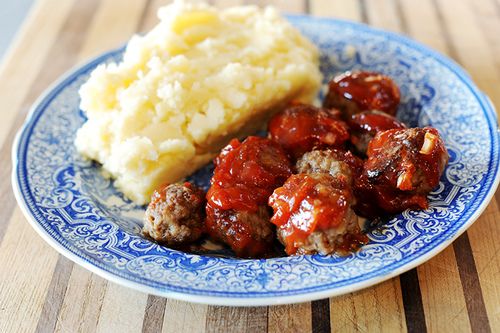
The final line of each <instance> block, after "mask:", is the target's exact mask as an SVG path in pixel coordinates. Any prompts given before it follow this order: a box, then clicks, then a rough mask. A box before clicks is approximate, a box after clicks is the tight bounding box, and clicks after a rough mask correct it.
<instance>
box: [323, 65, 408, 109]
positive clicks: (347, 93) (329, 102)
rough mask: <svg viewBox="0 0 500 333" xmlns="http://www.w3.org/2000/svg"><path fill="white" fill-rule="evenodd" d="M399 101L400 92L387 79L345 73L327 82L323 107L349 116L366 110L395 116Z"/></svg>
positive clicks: (371, 75) (377, 74)
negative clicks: (326, 92)
mask: <svg viewBox="0 0 500 333" xmlns="http://www.w3.org/2000/svg"><path fill="white" fill-rule="evenodd" d="M399 100H400V93H399V89H398V87H397V85H396V84H395V83H394V81H392V79H391V78H389V77H388V76H385V75H382V74H379V73H374V72H352V73H351V72H347V73H345V74H342V75H339V76H337V77H335V78H334V79H333V80H332V81H330V83H329V91H328V94H327V96H326V97H325V101H324V104H323V105H324V107H326V108H339V109H342V110H343V111H345V112H346V113H347V114H348V116H350V115H353V114H355V113H358V112H361V111H366V110H379V111H382V112H385V113H388V114H390V115H392V116H394V115H395V114H396V111H397V108H398V105H399ZM346 103H347V104H346ZM346 109H348V110H346Z"/></svg>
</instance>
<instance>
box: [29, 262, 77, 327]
mask: <svg viewBox="0 0 500 333" xmlns="http://www.w3.org/2000/svg"><path fill="white" fill-rule="evenodd" d="M72 270H73V262H72V261H70V260H69V259H66V258H65V257H63V256H61V255H60V256H59V258H58V260H57V265H56V267H55V268H54V274H53V275H52V279H51V281H50V285H49V286H48V288H47V295H46V296H45V301H44V304H43V309H42V313H41V314H40V317H39V318H38V324H37V327H36V332H37V333H45V332H46V333H52V332H54V330H55V328H56V323H57V317H58V315H59V311H61V307H62V303H63V300H64V296H65V294H66V289H67V288H68V281H69V277H70V275H71V271H72Z"/></svg>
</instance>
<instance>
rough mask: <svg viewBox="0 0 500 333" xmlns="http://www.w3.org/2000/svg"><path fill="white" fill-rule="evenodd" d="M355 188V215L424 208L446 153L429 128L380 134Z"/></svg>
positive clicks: (437, 137)
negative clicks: (356, 202) (356, 213)
mask: <svg viewBox="0 0 500 333" xmlns="http://www.w3.org/2000/svg"><path fill="white" fill-rule="evenodd" d="M367 156H368V159H367V161H366V162H365V164H364V168H363V172H362V174H361V176H360V178H359V179H358V180H357V182H356V185H355V193H356V196H357V199H358V204H357V205H356V210H357V212H358V214H360V215H363V216H366V217H374V216H377V215H380V214H381V213H382V214H383V213H388V214H394V213H399V212H402V211H403V210H405V209H407V208H410V209H426V208H427V207H428V200H427V194H428V193H429V192H430V191H431V190H432V189H434V188H435V187H436V186H437V185H438V184H439V178H440V177H441V175H442V173H443V171H444V168H445V166H446V164H447V163H448V152H447V151H446V148H445V145H444V142H443V140H442V139H441V137H440V136H439V133H438V131H437V130H436V129H435V128H432V127H425V128H410V129H392V130H388V131H384V132H379V133H378V134H377V135H376V136H375V138H374V139H373V140H372V141H371V142H370V144H369V145H368V150H367Z"/></svg>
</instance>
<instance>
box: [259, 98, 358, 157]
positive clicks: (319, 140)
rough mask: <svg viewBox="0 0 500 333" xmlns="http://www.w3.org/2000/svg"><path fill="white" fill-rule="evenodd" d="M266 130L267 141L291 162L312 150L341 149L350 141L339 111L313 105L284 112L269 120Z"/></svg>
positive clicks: (298, 106) (296, 107)
mask: <svg viewBox="0 0 500 333" xmlns="http://www.w3.org/2000/svg"><path fill="white" fill-rule="evenodd" d="M268 128H269V137H270V138H271V139H273V140H274V141H276V142H277V143H279V144H280V145H281V146H282V147H283V148H284V149H285V150H286V151H287V152H288V153H289V154H290V155H291V156H292V157H294V158H299V157H300V156H302V155H303V154H304V153H306V152H308V151H311V150H313V149H315V148H316V149H320V148H327V147H342V146H343V145H344V143H345V142H346V141H347V140H348V139H349V130H348V126H347V124H346V123H345V122H343V121H342V120H340V119H339V113H338V111H335V110H331V111H328V110H324V109H319V108H316V107H314V106H312V105H303V104H302V105H295V106H292V107H289V108H287V109H285V110H284V111H283V112H280V113H278V114H276V115H275V116H274V117H273V118H272V119H271V120H270V122H269V127H268Z"/></svg>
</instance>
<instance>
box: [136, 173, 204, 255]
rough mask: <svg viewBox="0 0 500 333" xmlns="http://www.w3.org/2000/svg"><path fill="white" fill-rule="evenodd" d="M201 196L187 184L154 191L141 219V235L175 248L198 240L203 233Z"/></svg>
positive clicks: (194, 187) (201, 194) (198, 191)
mask: <svg viewBox="0 0 500 333" xmlns="http://www.w3.org/2000/svg"><path fill="white" fill-rule="evenodd" d="M204 220H205V193H204V192H203V191H202V190H201V189H199V188H197V187H196V186H194V185H192V184H190V183H187V182H186V183H184V184H170V185H167V186H163V187H161V188H159V189H158V190H156V191H155V192H154V193H153V196H152V197H151V202H150V203H149V205H148V208H147V210H146V214H145V216H144V227H143V229H142V231H143V233H144V235H146V236H148V237H151V238H152V239H154V240H156V241H157V242H159V243H162V244H166V245H170V246H176V245H185V244H189V243H192V242H194V241H196V240H197V239H199V238H200V237H201V235H202V233H203V230H204V222H205V221H204Z"/></svg>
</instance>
